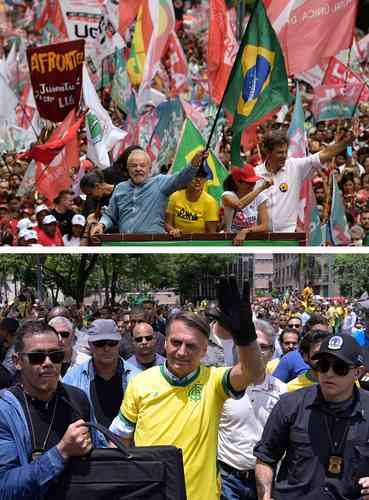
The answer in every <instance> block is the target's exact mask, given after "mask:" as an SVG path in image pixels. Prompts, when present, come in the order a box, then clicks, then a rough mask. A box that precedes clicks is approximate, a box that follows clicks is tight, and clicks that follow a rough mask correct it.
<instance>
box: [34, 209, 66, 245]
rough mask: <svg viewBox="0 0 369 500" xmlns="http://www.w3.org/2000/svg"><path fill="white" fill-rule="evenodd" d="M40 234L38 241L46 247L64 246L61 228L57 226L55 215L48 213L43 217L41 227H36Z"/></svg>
mask: <svg viewBox="0 0 369 500" xmlns="http://www.w3.org/2000/svg"><path fill="white" fill-rule="evenodd" d="M36 231H37V234H38V243H40V244H41V245H42V246H44V247H61V246H64V244H63V238H62V235H61V232H60V229H59V228H58V226H57V222H56V219H55V217H54V216H53V215H47V216H46V217H44V218H43V219H42V224H41V226H40V227H38V228H36Z"/></svg>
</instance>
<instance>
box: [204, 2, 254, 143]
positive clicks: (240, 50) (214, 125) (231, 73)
mask: <svg viewBox="0 0 369 500" xmlns="http://www.w3.org/2000/svg"><path fill="white" fill-rule="evenodd" d="M260 1H262V0H257V1H256V2H255V4H254V7H253V9H252V12H251V16H250V19H249V21H248V23H247V26H246V30H245V33H244V34H243V36H242V37H241V43H240V46H239V47H238V51H237V54H236V57H235V60H234V62H233V66H232V70H231V72H230V74H229V77H228V81H227V85H226V88H225V90H224V92H223V96H222V99H221V101H220V104H219V107H218V110H217V113H216V115H215V118H214V122H213V126H212V128H211V131H210V135H209V138H208V142H207V144H206V150H208V149H209V148H210V143H211V139H212V137H213V134H214V131H215V127H216V125H217V121H218V118H219V115H220V111H221V109H222V106H223V102H224V98H225V96H226V94H227V92H228V89H229V86H230V84H231V81H232V78H233V75H234V72H235V68H236V62H237V60H238V56H239V55H240V54H241V52H242V50H243V46H242V39H243V38H244V37H245V36H246V33H247V30H248V29H249V26H250V24H251V21H252V18H253V16H254V13H255V11H256V6H257V5H258V2H260Z"/></svg>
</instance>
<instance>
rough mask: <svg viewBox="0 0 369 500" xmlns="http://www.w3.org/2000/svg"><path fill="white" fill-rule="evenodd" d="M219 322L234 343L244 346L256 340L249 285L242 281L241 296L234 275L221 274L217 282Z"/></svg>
mask: <svg viewBox="0 0 369 500" xmlns="http://www.w3.org/2000/svg"><path fill="white" fill-rule="evenodd" d="M217 293H218V301H219V309H220V315H219V319H218V321H219V323H220V324H221V325H222V326H223V327H224V328H226V329H227V330H228V331H229V332H230V333H231V335H232V337H233V340H234V342H235V344H237V345H240V346H246V345H249V344H251V342H253V341H254V340H256V331H255V326H254V323H253V320H252V310H251V303H250V286H249V283H248V282H247V281H245V282H244V286H243V292H242V297H241V295H240V292H239V290H238V286H237V281H236V278H235V276H230V277H225V276H221V277H220V280H219V282H218V283H217Z"/></svg>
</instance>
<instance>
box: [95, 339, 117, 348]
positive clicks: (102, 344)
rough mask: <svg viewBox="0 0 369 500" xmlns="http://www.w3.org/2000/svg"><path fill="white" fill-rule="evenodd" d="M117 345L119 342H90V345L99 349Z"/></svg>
mask: <svg viewBox="0 0 369 500" xmlns="http://www.w3.org/2000/svg"><path fill="white" fill-rule="evenodd" d="M118 344H119V340H95V342H92V345H93V346H94V347H99V348H102V347H105V346H109V347H116V346H117V345H118Z"/></svg>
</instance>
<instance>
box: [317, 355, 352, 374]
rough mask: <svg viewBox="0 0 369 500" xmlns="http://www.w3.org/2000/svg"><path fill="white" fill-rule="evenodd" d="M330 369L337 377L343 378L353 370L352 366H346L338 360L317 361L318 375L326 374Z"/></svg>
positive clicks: (325, 359) (323, 359) (324, 359)
mask: <svg viewBox="0 0 369 500" xmlns="http://www.w3.org/2000/svg"><path fill="white" fill-rule="evenodd" d="M330 368H332V370H333V371H334V373H335V374H336V375H338V376H339V377H345V376H346V375H347V374H348V373H349V371H350V370H351V368H355V366H354V365H348V364H347V363H345V362H344V361H342V360H340V359H334V360H332V361H331V360H329V359H327V358H322V359H319V360H318V361H317V364H316V370H317V371H318V372H320V373H327V372H328V371H329V369H330Z"/></svg>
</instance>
